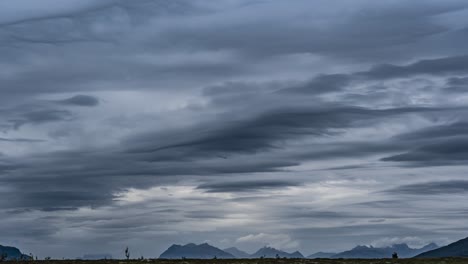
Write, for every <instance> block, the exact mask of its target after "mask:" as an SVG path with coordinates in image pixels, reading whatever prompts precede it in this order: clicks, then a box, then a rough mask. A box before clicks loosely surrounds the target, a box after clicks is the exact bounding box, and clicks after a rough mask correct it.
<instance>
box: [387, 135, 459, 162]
mask: <svg viewBox="0 0 468 264" xmlns="http://www.w3.org/2000/svg"><path fill="white" fill-rule="evenodd" d="M467 159H468V139H467V138H455V139H450V140H443V141H438V142H436V143H432V144H427V145H424V146H422V147H419V148H417V149H415V150H412V151H409V152H406V153H403V154H398V155H394V156H390V157H386V158H383V159H382V160H383V161H400V162H401V161H403V162H405V161H406V162H421V163H422V164H420V165H425V166H428V165H430V164H431V163H432V164H433V165H443V164H448V165H449V164H457V163H460V162H461V163H463V161H465V160H467Z"/></svg>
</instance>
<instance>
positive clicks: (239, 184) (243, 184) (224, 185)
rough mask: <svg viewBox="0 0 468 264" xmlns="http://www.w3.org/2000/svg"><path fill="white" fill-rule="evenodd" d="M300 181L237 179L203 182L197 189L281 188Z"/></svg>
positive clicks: (237, 190) (219, 190)
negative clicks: (232, 180) (234, 180)
mask: <svg viewBox="0 0 468 264" xmlns="http://www.w3.org/2000/svg"><path fill="white" fill-rule="evenodd" d="M299 185H300V183H297V182H294V181H284V180H261V181H236V182H219V183H206V184H201V185H199V186H198V187H197V189H201V190H204V191H206V192H211V193H217V192H250V191H259V190H264V189H281V188H286V187H293V186H299Z"/></svg>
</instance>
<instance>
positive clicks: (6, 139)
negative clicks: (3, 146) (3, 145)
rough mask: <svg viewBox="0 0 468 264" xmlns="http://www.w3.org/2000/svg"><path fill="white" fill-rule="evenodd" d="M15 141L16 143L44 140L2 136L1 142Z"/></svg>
mask: <svg viewBox="0 0 468 264" xmlns="http://www.w3.org/2000/svg"><path fill="white" fill-rule="evenodd" d="M1 141H3V142H14V143H38V142H44V141H45V140H43V139H32V138H2V137H0V142H1Z"/></svg>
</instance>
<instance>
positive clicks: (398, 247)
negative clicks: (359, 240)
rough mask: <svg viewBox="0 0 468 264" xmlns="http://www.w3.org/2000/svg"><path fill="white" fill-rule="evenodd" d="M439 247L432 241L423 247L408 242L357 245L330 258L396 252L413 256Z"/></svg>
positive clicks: (375, 256) (386, 255)
mask: <svg viewBox="0 0 468 264" xmlns="http://www.w3.org/2000/svg"><path fill="white" fill-rule="evenodd" d="M436 248H438V246H437V245H436V244H434V243H430V244H428V245H426V246H424V247H422V248H410V247H409V246H408V245H407V244H395V245H392V246H389V247H380V248H379V247H372V246H357V247H355V248H353V249H351V250H348V251H344V252H341V253H338V254H335V255H332V256H330V257H329V258H346V259H353V258H354V259H355V258H359V259H380V258H391V257H392V254H393V253H394V252H396V253H397V254H398V256H399V257H400V258H412V257H414V256H416V255H419V254H421V253H423V252H426V251H429V250H433V249H436Z"/></svg>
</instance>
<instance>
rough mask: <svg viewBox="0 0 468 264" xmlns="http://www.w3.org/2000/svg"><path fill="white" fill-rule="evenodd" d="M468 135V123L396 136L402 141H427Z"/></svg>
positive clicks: (441, 126) (434, 127) (440, 126)
mask: <svg viewBox="0 0 468 264" xmlns="http://www.w3.org/2000/svg"><path fill="white" fill-rule="evenodd" d="M467 134H468V123H465V122H456V123H452V124H447V125H439V126H432V127H428V128H425V129H422V130H418V131H413V132H409V133H405V134H401V135H398V136H396V138H398V139H402V140H421V139H422V140H428V139H431V140H432V139H438V138H447V137H456V136H464V135H467Z"/></svg>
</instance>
